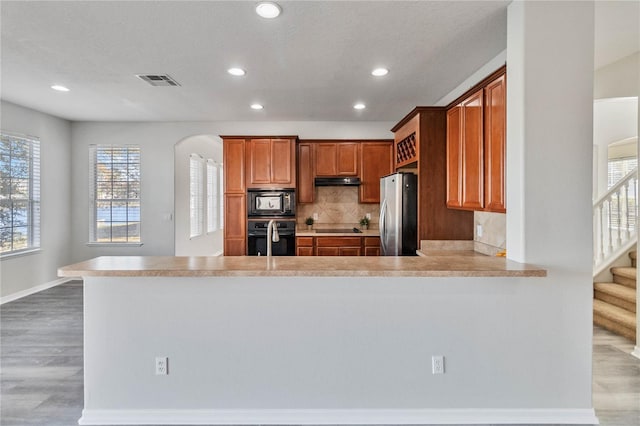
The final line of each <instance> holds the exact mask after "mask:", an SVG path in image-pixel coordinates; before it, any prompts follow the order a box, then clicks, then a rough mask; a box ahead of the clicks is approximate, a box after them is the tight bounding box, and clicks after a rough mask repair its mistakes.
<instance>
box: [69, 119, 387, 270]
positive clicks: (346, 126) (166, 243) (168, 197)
mask: <svg viewBox="0 0 640 426" xmlns="http://www.w3.org/2000/svg"><path fill="white" fill-rule="evenodd" d="M395 124H396V123H395V122H355V121H354V122H303V121H292V122H174V123H138V122H117V123H100V122H82V123H80V122H75V123H73V124H72V126H71V129H72V132H71V138H72V141H73V152H72V159H73V169H72V175H73V181H72V189H71V190H72V194H73V204H74V208H73V211H72V221H73V230H72V259H73V261H80V260H86V259H90V258H93V257H96V256H101V255H134V256H135V255H141V256H142V255H173V254H174V223H173V221H172V220H168V215H170V214H172V213H173V208H174V146H175V144H176V143H178V142H179V141H181V140H183V139H185V138H188V137H190V136H196V135H299V136H300V138H301V139H315V138H317V139H322V138H331V139H349V138H353V139H358V138H363V139H377V138H392V137H393V134H392V133H391V131H390V129H391V128H392V127H393V126H394V125H395ZM123 143H135V144H139V145H140V147H141V149H142V156H141V161H142V164H141V179H142V187H141V197H142V210H141V221H142V225H141V233H142V243H143V245H142V246H140V247H106V246H87V241H88V236H89V222H88V219H89V213H88V212H89V186H88V173H89V166H88V164H89V163H88V161H89V148H88V147H89V145H90V144H123ZM178 226H180V225H178V224H177V223H176V227H178Z"/></svg>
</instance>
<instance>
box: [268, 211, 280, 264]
mask: <svg viewBox="0 0 640 426" xmlns="http://www.w3.org/2000/svg"><path fill="white" fill-rule="evenodd" d="M274 225H275V226H274ZM278 241H280V235H279V234H278V222H276V221H275V220H273V219H271V220H270V221H269V224H268V225H267V257H269V256H271V242H274V243H277V242H278Z"/></svg>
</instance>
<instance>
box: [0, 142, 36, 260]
mask: <svg viewBox="0 0 640 426" xmlns="http://www.w3.org/2000/svg"><path fill="white" fill-rule="evenodd" d="M0 172H1V173H0V254H1V255H5V254H10V253H16V252H20V251H25V250H32V249H35V248H39V247H40V141H39V140H38V139H37V138H33V137H28V136H21V135H15V134H9V133H2V134H1V137H0Z"/></svg>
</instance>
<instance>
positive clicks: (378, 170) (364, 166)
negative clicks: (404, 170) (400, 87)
mask: <svg viewBox="0 0 640 426" xmlns="http://www.w3.org/2000/svg"><path fill="white" fill-rule="evenodd" d="M392 172H393V143H391V142H363V143H362V145H361V146H360V181H361V183H360V193H359V194H360V195H359V197H360V202H361V203H379V202H380V178H381V177H382V176H386V175H388V174H391V173H392Z"/></svg>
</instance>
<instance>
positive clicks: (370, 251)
mask: <svg viewBox="0 0 640 426" xmlns="http://www.w3.org/2000/svg"><path fill="white" fill-rule="evenodd" d="M363 246H364V255H365V256H380V237H364V241H363Z"/></svg>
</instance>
